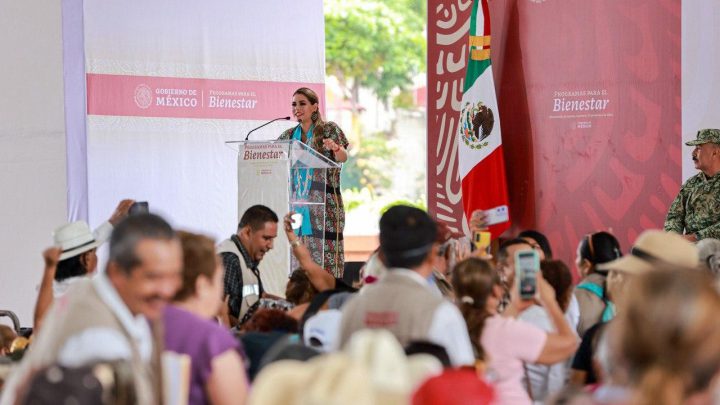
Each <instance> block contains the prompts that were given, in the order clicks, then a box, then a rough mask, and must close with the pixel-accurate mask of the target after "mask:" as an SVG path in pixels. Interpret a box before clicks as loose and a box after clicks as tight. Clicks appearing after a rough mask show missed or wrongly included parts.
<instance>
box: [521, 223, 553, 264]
mask: <svg viewBox="0 0 720 405" xmlns="http://www.w3.org/2000/svg"><path fill="white" fill-rule="evenodd" d="M517 237H518V238H529V239H532V240H534V241H535V242H537V244H538V245H539V246H540V249H542V251H543V253H545V259H547V260H549V259H552V258H553V252H552V247H550V241H549V240H548V238H547V237H546V236H545V235H543V234H542V233H540V232H538V231H536V230H534V229H528V230H525V231H522V232H520V233H519V234H518V236H517Z"/></svg>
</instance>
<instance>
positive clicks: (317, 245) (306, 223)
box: [280, 87, 349, 277]
mask: <svg viewBox="0 0 720 405" xmlns="http://www.w3.org/2000/svg"><path fill="white" fill-rule="evenodd" d="M318 100H319V99H318V96H317V94H316V93H315V92H314V91H313V90H311V89H309V88H307V87H301V88H299V89H297V90H296V91H295V93H293V98H292V112H293V116H294V117H295V118H296V119H297V121H298V125H297V126H295V127H293V128H289V129H288V130H286V131H285V132H283V133H282V135H280V139H281V140H291V139H292V140H297V141H300V142H302V143H304V144H306V145H309V146H311V147H312V148H313V149H314V150H315V151H316V152H318V153H320V154H322V155H323V156H325V157H326V158H328V159H330V160H331V161H333V162H338V163H343V162H345V161H346V160H347V158H348V155H347V147H348V145H349V144H348V141H347V138H346V137H345V134H344V133H343V131H342V129H340V127H339V126H338V125H337V124H336V123H334V122H332V121H323V119H322V117H321V116H320V110H319V105H318ZM295 177H297V178H295V179H293V181H294V183H295V187H296V189H297V190H299V192H300V193H302V192H307V193H308V194H315V196H312V195H309V196H307V197H309V199H310V200H315V201H318V200H320V199H317V198H313V197H318V193H325V215H324V216H325V232H324V233H323V232H322V228H323V227H322V223H321V222H322V219H321V218H322V215H318V216H313V215H303V224H302V225H301V226H300V229H299V234H300V236H302V239H303V240H304V242H305V244H306V245H307V247H308V249H310V251H311V252H321V251H322V252H324V254H323V257H322V259H323V260H322V263H323V264H324V265H323V267H324V268H325V271H327V272H329V273H331V274H332V275H334V276H335V277H342V275H343V266H344V264H345V249H344V242H343V228H344V227H345V208H344V206H343V201H342V195H340V169H339V168H338V169H328V170H327V174H326V178H325V179H323V177H322V174H321V173H320V172H318V171H315V172H313V170H312V169H307V170H298V171H297V172H296V175H295ZM319 197H322V196H321V195H319ZM295 210H296V211H299V212H301V211H300V210H298V209H295ZM313 256H314V258H315V260H316V261H318V258H317V257H315V255H313Z"/></svg>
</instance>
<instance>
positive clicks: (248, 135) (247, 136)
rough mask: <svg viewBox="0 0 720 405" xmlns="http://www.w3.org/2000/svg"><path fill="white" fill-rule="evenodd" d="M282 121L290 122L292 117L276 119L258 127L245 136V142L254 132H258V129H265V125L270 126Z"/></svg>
mask: <svg viewBox="0 0 720 405" xmlns="http://www.w3.org/2000/svg"><path fill="white" fill-rule="evenodd" d="M282 120H285V121H289V120H290V117H280V118H275V119H274V120H270V121H268V122H266V123H264V124H262V125H260V126H259V127H257V128H253V129H251V130H250V132H248V133H247V135H246V136H245V140H246V141H247V140H248V138H250V134H252V133H253V132H255V131H257V130H258V129H260V128H262V127H264V126H265V125H270V124H272V123H273V122H275V121H282Z"/></svg>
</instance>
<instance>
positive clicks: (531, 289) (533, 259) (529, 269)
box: [515, 251, 540, 300]
mask: <svg viewBox="0 0 720 405" xmlns="http://www.w3.org/2000/svg"><path fill="white" fill-rule="evenodd" d="M539 264H540V262H539V257H538V254H537V252H535V251H521V252H517V253H516V255H515V270H516V274H515V277H516V278H517V280H516V283H517V284H518V288H519V289H520V298H522V299H525V300H527V299H532V298H533V297H534V296H535V292H536V290H537V278H536V274H537V272H538V270H539Z"/></svg>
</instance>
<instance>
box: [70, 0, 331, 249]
mask: <svg viewBox="0 0 720 405" xmlns="http://www.w3.org/2000/svg"><path fill="white" fill-rule="evenodd" d="M84 24H85V27H84V29H85V58H86V59H85V60H86V64H85V67H86V81H87V82H86V83H87V114H88V119H87V159H88V174H87V182H88V204H89V210H88V211H89V220H90V223H91V224H93V223H100V222H101V221H102V220H104V219H106V218H107V216H108V213H109V212H111V210H112V207H114V206H115V204H117V201H119V200H120V199H121V198H125V197H129V198H134V199H136V200H140V201H148V202H149V204H150V210H151V211H153V212H156V213H160V214H162V215H164V216H165V217H166V218H168V219H169V220H170V221H171V222H172V223H173V224H174V225H175V226H177V227H178V228H182V229H191V230H196V231H202V232H204V233H208V234H210V235H212V236H214V237H216V238H217V239H218V240H221V239H224V238H227V237H228V236H229V235H230V234H232V233H234V232H235V230H236V227H237V222H238V219H239V213H238V212H237V196H238V192H237V172H236V168H237V166H236V165H237V158H236V155H235V152H234V151H233V150H231V149H229V148H227V147H226V146H225V145H224V142H225V141H228V140H237V139H244V138H245V135H246V134H247V132H248V131H249V130H250V129H252V128H254V127H256V126H258V125H260V124H261V123H263V121H266V120H270V119H272V118H277V117H283V116H289V115H291V109H290V102H291V98H292V93H293V91H294V90H295V89H297V88H298V87H301V86H307V87H310V88H312V89H314V90H315V91H316V92H317V93H318V94H320V95H321V96H322V95H324V93H325V91H324V78H325V54H324V47H325V42H324V37H325V35H324V19H323V10H322V0H308V1H302V2H294V1H279V0H270V1H252V0H239V1H238V0H233V1H231V0H222V1H202V2H198V1H189V0H172V1H170V0H164V1H152V2H148V1H141V0H129V1H122V2H119V1H118V2H107V1H101V0H85V2H84ZM290 125H293V123H292V122H287V121H282V122H278V123H273V124H271V125H268V126H267V127H265V128H263V129H261V130H259V131H256V132H254V133H253V135H252V138H253V139H271V138H276V137H278V136H279V135H280V133H281V132H282V131H283V130H284V129H286V128H287V127H288V126H290ZM240 214H241V213H240ZM279 237H281V238H282V237H283V236H282V235H281V236H279Z"/></svg>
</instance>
